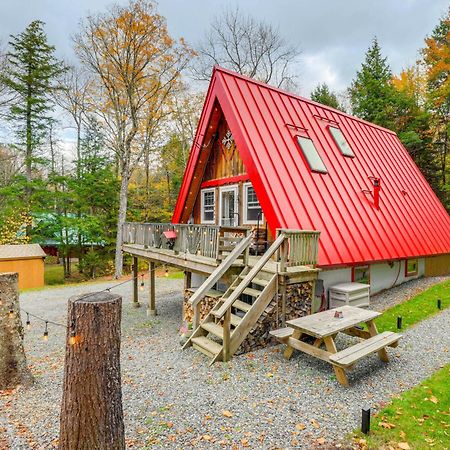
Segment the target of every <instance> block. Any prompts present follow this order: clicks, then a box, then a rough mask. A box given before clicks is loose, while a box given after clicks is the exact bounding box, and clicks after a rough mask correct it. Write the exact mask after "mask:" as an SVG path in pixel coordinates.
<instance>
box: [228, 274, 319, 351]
mask: <svg viewBox="0 0 450 450" xmlns="http://www.w3.org/2000/svg"><path fill="white" fill-rule="evenodd" d="M311 294H312V283H311V282H310V281H308V282H304V283H296V284H291V285H289V286H288V287H287V289H286V320H290V319H295V318H297V317H302V316H306V315H307V314H309V313H310V312H311V300H312V298H311ZM281 302H282V300H281V295H276V296H275V297H274V298H273V300H272V301H271V302H270V303H269V305H268V306H267V308H266V309H265V310H264V312H263V313H262V314H261V317H260V318H259V319H258V321H257V322H256V324H255V326H254V327H253V328H252V330H251V331H250V333H249V334H248V335H247V337H246V338H245V340H244V341H243V342H242V344H241V346H240V347H239V350H238V351H237V354H242V353H247V352H251V351H254V350H257V349H260V348H263V347H267V346H268V345H271V344H274V343H275V341H274V340H273V339H272V337H271V336H270V334H269V332H270V330H275V329H277V328H280V327H281V326H282V306H281Z"/></svg>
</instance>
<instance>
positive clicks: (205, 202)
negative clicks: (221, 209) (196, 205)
mask: <svg viewBox="0 0 450 450" xmlns="http://www.w3.org/2000/svg"><path fill="white" fill-rule="evenodd" d="M215 207H216V192H215V190H214V189H203V190H202V203H201V213H202V223H215V220H214V219H215V217H214V211H215Z"/></svg>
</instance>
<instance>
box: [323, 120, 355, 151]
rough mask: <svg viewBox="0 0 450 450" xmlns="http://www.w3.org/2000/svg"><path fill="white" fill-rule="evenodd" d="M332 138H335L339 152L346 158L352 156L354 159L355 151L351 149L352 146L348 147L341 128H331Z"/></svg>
mask: <svg viewBox="0 0 450 450" xmlns="http://www.w3.org/2000/svg"><path fill="white" fill-rule="evenodd" d="M329 129H330V133H331V136H333V139H334V142H336V145H337V146H338V147H339V150H340V151H341V153H342V154H343V155H344V156H350V157H352V158H353V157H354V156H355V154H354V153H353V150H352V149H351V148H350V145H348V142H347V141H346V139H345V137H344V135H343V134H342V131H341V130H340V129H339V128H336V127H329Z"/></svg>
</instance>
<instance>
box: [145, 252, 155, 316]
mask: <svg viewBox="0 0 450 450" xmlns="http://www.w3.org/2000/svg"><path fill="white" fill-rule="evenodd" d="M155 267H156V264H155V263H154V262H153V261H150V263H149V265H148V309H147V312H148V315H149V316H156V299H155Z"/></svg>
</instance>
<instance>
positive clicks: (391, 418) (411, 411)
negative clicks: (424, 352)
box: [356, 364, 450, 450]
mask: <svg viewBox="0 0 450 450" xmlns="http://www.w3.org/2000/svg"><path fill="white" fill-rule="evenodd" d="M449 379H450V364H449V365H447V366H445V367H443V368H442V369H440V370H438V371H437V372H436V373H435V374H434V375H432V376H431V377H430V378H428V379H427V380H425V381H424V382H423V383H421V384H419V385H418V386H416V387H415V388H413V389H411V390H409V391H406V392H404V393H403V394H402V395H400V396H399V397H398V398H396V399H394V400H393V401H392V402H391V403H390V404H389V405H387V406H386V407H385V408H383V409H382V410H380V411H379V412H378V413H377V414H376V415H374V417H372V421H371V431H370V433H369V435H368V436H364V435H362V434H361V433H357V435H356V436H357V438H356V440H358V439H359V440H360V439H361V438H362V439H365V440H367V446H368V448H369V449H379V448H387V446H392V447H393V448H395V449H397V448H407V447H406V446H404V445H403V447H402V446H399V447H398V443H400V442H401V443H407V444H408V445H409V447H410V448H411V449H420V450H425V449H430V450H431V449H439V450H444V449H450V395H449Z"/></svg>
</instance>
